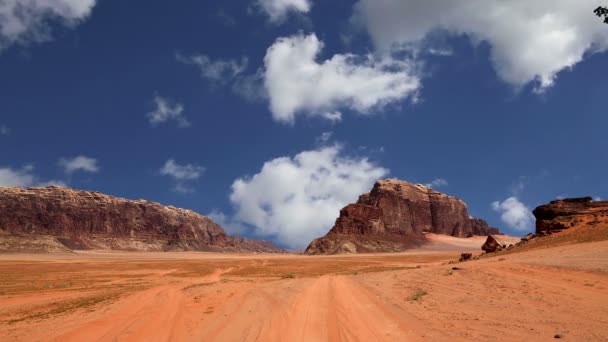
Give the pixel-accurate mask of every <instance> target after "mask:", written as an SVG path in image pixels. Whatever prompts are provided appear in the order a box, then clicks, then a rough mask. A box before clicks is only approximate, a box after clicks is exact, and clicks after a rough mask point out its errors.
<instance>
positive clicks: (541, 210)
mask: <svg viewBox="0 0 608 342" xmlns="http://www.w3.org/2000/svg"><path fill="white" fill-rule="evenodd" d="M533 213H534V216H535V217H536V234H543V233H551V232H556V231H561V230H564V229H568V228H571V227H578V226H589V227H593V226H596V225H603V226H606V225H608V201H596V202H594V201H593V199H592V198H591V197H582V198H567V199H562V200H556V201H552V202H551V203H549V204H545V205H541V206H539V207H537V208H536V209H534V211H533Z"/></svg>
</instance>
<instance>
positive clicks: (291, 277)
mask: <svg viewBox="0 0 608 342" xmlns="http://www.w3.org/2000/svg"><path fill="white" fill-rule="evenodd" d="M295 277H296V274H295V273H293V272H291V273H287V274H283V275H282V276H281V279H294V278H295Z"/></svg>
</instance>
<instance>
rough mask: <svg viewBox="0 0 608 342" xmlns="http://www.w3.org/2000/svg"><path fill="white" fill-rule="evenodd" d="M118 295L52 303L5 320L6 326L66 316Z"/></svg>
mask: <svg viewBox="0 0 608 342" xmlns="http://www.w3.org/2000/svg"><path fill="white" fill-rule="evenodd" d="M119 295H120V293H118V292H114V293H105V294H101V295H96V296H89V297H84V298H78V299H72V300H67V301H63V302H59V303H53V304H52V305H51V306H48V307H46V308H45V309H44V310H41V311H37V312H34V313H31V314H29V315H26V316H23V317H20V318H14V319H10V320H7V321H6V322H7V323H8V324H15V323H18V322H22V321H26V320H30V319H44V318H48V317H50V316H55V315H60V314H66V313H70V312H73V311H76V310H78V309H86V308H91V307H93V306H95V305H97V304H100V303H102V302H105V301H108V300H111V299H114V298H116V297H118V296H119Z"/></svg>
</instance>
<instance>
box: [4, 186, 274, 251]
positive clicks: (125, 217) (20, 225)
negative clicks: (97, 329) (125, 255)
mask: <svg viewBox="0 0 608 342" xmlns="http://www.w3.org/2000/svg"><path fill="white" fill-rule="evenodd" d="M74 249H117V250H138V251H233V252H280V251H281V250H280V249H279V248H277V247H275V246H273V245H272V244H271V243H268V242H264V241H256V240H249V239H245V238H241V237H232V236H227V235H226V233H225V232H224V229H222V227H220V226H219V225H218V224H216V223H215V222H213V221H212V220H211V219H210V218H208V217H205V216H202V215H199V214H197V213H195V212H193V211H191V210H185V209H179V208H175V207H171V206H168V207H166V206H162V205H161V204H159V203H155V202H149V201H144V200H138V201H131V200H127V199H122V198H116V197H111V196H107V195H104V194H101V193H99V192H93V191H78V190H72V189H69V188H65V187H56V186H49V187H44V188H27V189H24V188H17V187H0V251H2V250H4V251H36V250H38V251H40V250H42V251H61V250H74Z"/></svg>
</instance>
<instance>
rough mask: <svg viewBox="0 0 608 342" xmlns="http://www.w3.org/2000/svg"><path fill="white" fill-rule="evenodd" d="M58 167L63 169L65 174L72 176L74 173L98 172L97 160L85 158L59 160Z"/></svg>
mask: <svg viewBox="0 0 608 342" xmlns="http://www.w3.org/2000/svg"><path fill="white" fill-rule="evenodd" d="M59 166H61V167H62V168H63V170H64V171H65V173H68V174H72V173H74V172H76V171H83V172H93V173H94V172H98V171H99V163H98V162H97V159H95V158H90V157H87V156H76V157H74V158H61V159H60V160H59Z"/></svg>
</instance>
